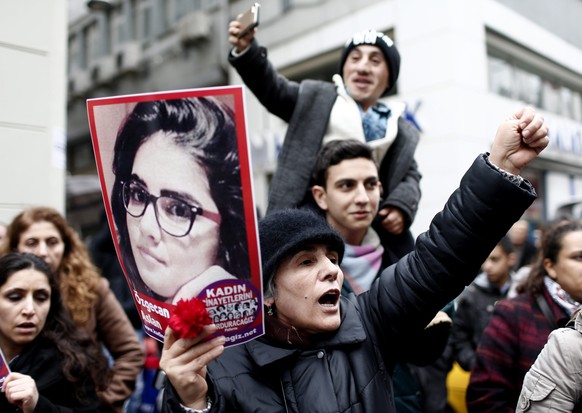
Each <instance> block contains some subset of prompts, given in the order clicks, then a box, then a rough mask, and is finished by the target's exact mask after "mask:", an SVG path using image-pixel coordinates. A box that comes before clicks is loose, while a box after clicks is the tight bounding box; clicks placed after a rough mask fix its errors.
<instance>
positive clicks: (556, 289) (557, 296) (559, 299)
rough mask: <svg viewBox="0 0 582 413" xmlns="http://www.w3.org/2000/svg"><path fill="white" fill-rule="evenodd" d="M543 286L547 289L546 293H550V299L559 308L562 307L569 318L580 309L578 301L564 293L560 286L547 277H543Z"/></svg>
mask: <svg viewBox="0 0 582 413" xmlns="http://www.w3.org/2000/svg"><path fill="white" fill-rule="evenodd" d="M544 284H545V286H546V288H547V289H548V292H549V293H550V296H551V297H552V299H553V300H554V301H555V302H556V303H557V304H558V305H559V306H560V307H562V308H563V309H564V310H565V311H566V313H567V314H568V315H569V316H572V314H574V311H576V310H577V309H578V308H579V307H580V303H579V302H578V301H576V300H574V299H573V298H572V297H570V295H569V294H568V293H567V292H566V291H564V289H563V288H562V287H560V284H558V283H557V282H555V281H554V280H553V279H551V278H550V277H548V276H547V275H546V276H545V277H544Z"/></svg>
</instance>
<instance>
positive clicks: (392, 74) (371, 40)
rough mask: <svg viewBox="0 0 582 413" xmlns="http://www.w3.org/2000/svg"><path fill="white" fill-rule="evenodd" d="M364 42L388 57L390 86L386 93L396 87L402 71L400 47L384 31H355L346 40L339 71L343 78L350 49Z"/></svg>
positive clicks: (385, 57)
mask: <svg viewBox="0 0 582 413" xmlns="http://www.w3.org/2000/svg"><path fill="white" fill-rule="evenodd" d="M363 44H364V45H370V46H376V47H377V48H379V49H380V50H381V51H382V54H383V55H384V59H386V63H387V64H388V88H386V90H385V91H384V95H385V94H387V93H388V92H389V91H390V89H392V88H393V87H394V85H395V84H396V80H397V79H398V73H399V72H400V53H398V49H397V48H396V45H395V44H394V42H393V41H392V39H391V38H390V37H388V36H386V35H385V34H384V33H381V32H377V31H376V30H364V31H361V32H356V33H354V34H353V35H352V36H351V37H350V38H349V39H348V40H347V41H346V45H345V47H344V50H343V51H342V55H341V58H340V62H339V69H338V71H339V73H340V74H341V75H342V78H343V77H344V64H345V63H346V59H347V58H348V54H349V53H350V50H352V49H353V48H354V47H356V46H360V45H363Z"/></svg>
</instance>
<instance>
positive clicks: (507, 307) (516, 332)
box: [467, 221, 582, 412]
mask: <svg viewBox="0 0 582 413" xmlns="http://www.w3.org/2000/svg"><path fill="white" fill-rule="evenodd" d="M581 250H582V223H580V222H574V221H563V222H559V223H557V224H554V225H553V226H551V227H549V228H548V229H547V230H546V231H545V232H544V234H543V236H542V241H541V251H540V254H539V255H538V257H537V260H536V262H535V264H534V265H533V266H532V269H531V272H530V275H529V276H528V278H527V279H526V280H525V282H524V283H523V284H521V285H519V286H518V287H517V292H518V295H517V296H516V297H514V298H509V299H506V300H502V301H499V302H498V303H497V305H496V306H495V309H494V311H493V315H492V317H491V320H490V321H489V324H488V325H487V327H486V328H485V331H484V332H483V335H482V336H481V340H480V341H479V346H478V347H477V354H476V358H475V364H474V366H473V369H472V370H471V377H470V381H469V386H468V388H467V406H468V409H469V412H514V411H515V406H516V405H517V401H518V397H519V393H520V391H521V387H522V383H523V378H524V376H525V374H526V373H527V371H528V370H529V368H530V367H531V365H532V364H533V363H534V361H535V359H536V357H537V356H538V354H539V353H540V351H541V349H542V348H543V346H544V345H545V343H546V341H547V338H548V335H549V334H550V332H551V331H552V330H554V329H556V328H558V327H564V326H565V325H566V322H567V321H568V320H569V319H570V317H571V316H572V314H574V312H575V311H576V310H577V309H578V308H579V307H580V302H582V272H581V271H580V263H579V261H580V259H581V258H582V254H581V253H580V251H581Z"/></svg>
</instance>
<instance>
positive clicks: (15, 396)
mask: <svg viewBox="0 0 582 413" xmlns="http://www.w3.org/2000/svg"><path fill="white" fill-rule="evenodd" d="M2 391H3V392H4V394H5V395H6V400H8V402H9V403H12V404H15V405H16V406H18V408H19V409H20V410H21V411H22V412H23V413H32V412H34V409H35V408H36V405H37V403H38V397H39V396H38V389H37V388H36V382H35V381H34V379H33V378H32V377H30V376H27V375H26V374H21V373H16V372H12V373H10V374H9V375H8V376H7V377H6V380H5V381H4V385H3V387H2Z"/></svg>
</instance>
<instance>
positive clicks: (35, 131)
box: [0, 0, 67, 223]
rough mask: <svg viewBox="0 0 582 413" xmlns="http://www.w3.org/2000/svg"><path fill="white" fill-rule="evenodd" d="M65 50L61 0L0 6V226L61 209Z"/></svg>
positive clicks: (65, 42) (10, 3) (65, 26)
mask: <svg viewBox="0 0 582 413" xmlns="http://www.w3.org/2000/svg"><path fill="white" fill-rule="evenodd" d="M27 4H30V5H32V6H33V7H34V13H31V11H30V7H27V6H26V5H27ZM66 48H67V4H66V1H65V0H43V1H33V2H30V1H26V2H14V1H5V2H1V3H0V62H2V63H1V64H0V176H1V178H0V182H2V184H1V185H0V191H1V195H0V222H4V223H8V222H9V221H11V220H12V218H13V217H14V216H15V215H16V214H17V213H19V212H20V211H21V210H22V209H23V208H26V207H29V206H32V205H50V206H52V207H54V208H56V209H58V210H59V211H61V212H64V210H65V174H66V164H65V146H66V135H65V127H66V124H65V123H66V109H65V108H66V58H67V55H66Z"/></svg>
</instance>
